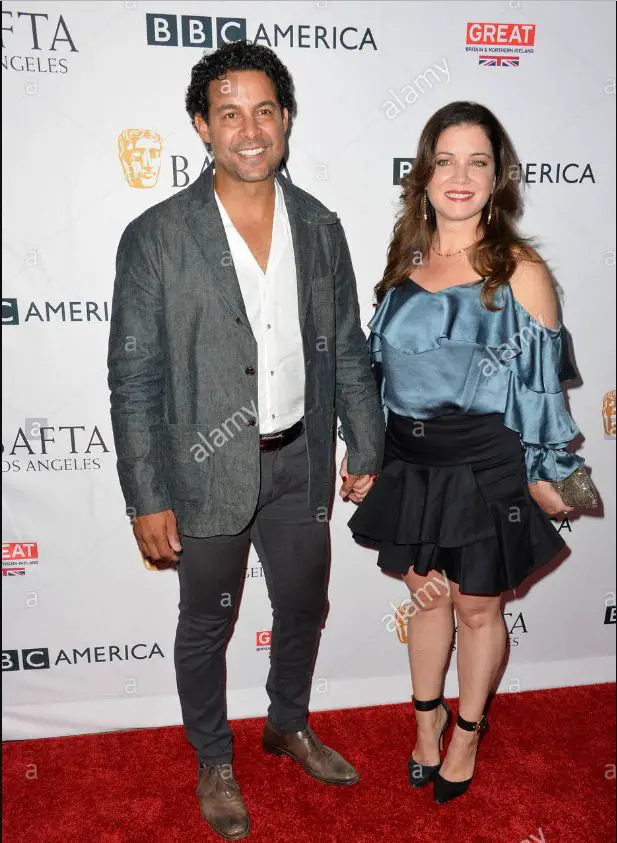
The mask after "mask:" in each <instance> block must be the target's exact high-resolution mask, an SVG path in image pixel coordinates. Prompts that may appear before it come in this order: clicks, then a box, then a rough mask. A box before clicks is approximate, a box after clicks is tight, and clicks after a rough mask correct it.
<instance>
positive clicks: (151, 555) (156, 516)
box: [133, 509, 182, 569]
mask: <svg viewBox="0 0 617 843" xmlns="http://www.w3.org/2000/svg"><path fill="white" fill-rule="evenodd" d="M133 534H134V535H135V538H136V539H137V544H138V545H139V549H140V550H141V554H142V556H143V557H144V558H145V559H146V560H147V561H148V562H151V563H152V564H153V565H155V566H156V567H157V568H161V569H164V568H169V567H170V566H172V565H173V564H174V562H177V561H178V556H177V555H176V553H177V552H179V551H180V550H182V545H181V544H180V536H179V535H178V527H177V525H176V516H175V515H174V513H173V512H172V510H171V509H165V510H164V511H163V512H154V513H152V514H151V515H138V516H137V517H136V518H135V520H134V521H133Z"/></svg>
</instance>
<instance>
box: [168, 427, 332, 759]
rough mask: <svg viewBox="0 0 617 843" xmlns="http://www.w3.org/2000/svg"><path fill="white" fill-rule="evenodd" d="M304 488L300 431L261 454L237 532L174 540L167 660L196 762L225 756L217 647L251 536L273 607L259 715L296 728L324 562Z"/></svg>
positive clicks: (220, 649)
mask: <svg viewBox="0 0 617 843" xmlns="http://www.w3.org/2000/svg"><path fill="white" fill-rule="evenodd" d="M307 490H308V453H307V448H306V433H305V432H304V431H303V432H302V433H301V434H300V436H299V437H298V438H297V439H296V440H295V441H293V442H291V443H290V444H289V445H286V446H285V447H284V448H281V449H280V450H278V451H269V452H262V453H261V487H260V492H259V500H258V503H257V507H256V510H255V514H254V515H253V518H252V520H251V522H250V523H249V524H248V525H247V527H246V528H245V529H244V530H243V531H242V532H241V533H238V534H237V535H233V536H227V535H222V536H211V537H207V538H195V537H191V536H184V535H183V536H181V537H180V539H181V543H182V552H181V555H180V561H179V562H178V565H177V569H178V576H179V580H180V602H179V610H180V612H179V618H178V628H177V632H176V641H175V650H174V661H175V668H176V681H177V686H178V694H179V697H180V705H181V708H182V718H183V722H184V728H185V731H186V735H187V738H188V740H189V741H190V743H191V744H192V746H193V747H194V749H195V751H196V753H197V757H198V759H199V760H200V762H207V763H209V764H212V763H215V762H219V763H229V762H231V760H232V757H233V751H232V741H233V739H232V734H231V731H230V728H229V723H228V720H227V705H226V666H225V653H226V648H227V643H228V641H229V638H230V637H231V633H232V631H233V624H234V621H235V619H236V617H237V612H238V608H239V603H240V597H241V594H242V588H243V585H244V581H245V571H246V563H247V557H248V552H249V547H250V543H251V542H253V544H254V546H255V549H256V551H257V554H258V556H259V560H260V562H261V564H262V566H263V569H264V574H265V579H266V585H267V588H268V595H269V598H270V602H271V604H272V610H273V625H272V640H271V650H270V672H269V675H268V680H267V684H266V690H267V693H268V696H269V698H270V706H269V708H268V718H269V720H270V722H271V723H272V724H273V725H274V726H275V727H276V728H277V729H279V731H281V732H295V731H298V730H300V729H304V728H305V727H306V724H307V715H308V705H309V698H310V691H311V683H312V677H313V669H314V665H315V659H316V656H317V648H318V644H319V638H320V635H321V627H322V622H323V620H324V616H325V612H326V609H327V579H328V569H329V559H328V557H329V533H328V523H327V521H325V520H324V521H319V520H317V519H316V518H314V517H313V516H312V515H311V514H310V512H309V510H308V503H307Z"/></svg>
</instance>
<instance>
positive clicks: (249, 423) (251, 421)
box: [246, 419, 255, 427]
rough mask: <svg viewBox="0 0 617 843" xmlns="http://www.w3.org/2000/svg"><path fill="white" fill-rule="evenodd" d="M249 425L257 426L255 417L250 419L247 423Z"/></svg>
mask: <svg viewBox="0 0 617 843" xmlns="http://www.w3.org/2000/svg"><path fill="white" fill-rule="evenodd" d="M246 426H247V427H255V419H249V420H248V421H247V423H246Z"/></svg>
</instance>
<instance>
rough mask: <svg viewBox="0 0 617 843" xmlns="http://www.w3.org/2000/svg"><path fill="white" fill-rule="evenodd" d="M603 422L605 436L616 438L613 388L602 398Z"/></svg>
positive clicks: (606, 437)
mask: <svg viewBox="0 0 617 843" xmlns="http://www.w3.org/2000/svg"><path fill="white" fill-rule="evenodd" d="M602 423H603V425H604V438H605V439H614V438H615V390H614V389H611V390H609V392H607V393H606V394H605V395H604V397H603V398H602Z"/></svg>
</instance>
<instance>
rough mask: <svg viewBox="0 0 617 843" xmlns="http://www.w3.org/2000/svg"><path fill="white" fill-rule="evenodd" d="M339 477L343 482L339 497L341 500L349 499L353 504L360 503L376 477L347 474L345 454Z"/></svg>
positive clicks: (373, 475)
mask: <svg viewBox="0 0 617 843" xmlns="http://www.w3.org/2000/svg"><path fill="white" fill-rule="evenodd" d="M339 476H340V477H341V479H342V481H343V485H342V486H341V490H340V492H339V495H340V496H341V497H342V498H343V500H347V499H349V500H351V501H353V502H354V503H362V501H363V500H364V498H365V497H366V496H367V495H368V493H369V491H370V490H371V487H372V485H373V483H374V482H375V478H376V477H377V475H376V474H349V472H348V471H347V452H345V456H344V457H343V461H342V462H341V469H340V471H339Z"/></svg>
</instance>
